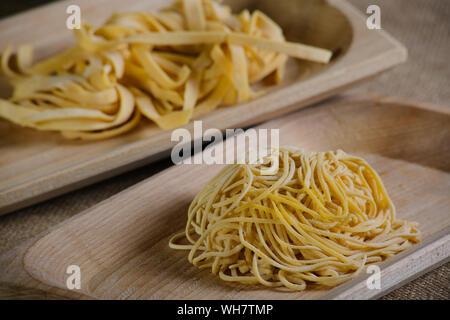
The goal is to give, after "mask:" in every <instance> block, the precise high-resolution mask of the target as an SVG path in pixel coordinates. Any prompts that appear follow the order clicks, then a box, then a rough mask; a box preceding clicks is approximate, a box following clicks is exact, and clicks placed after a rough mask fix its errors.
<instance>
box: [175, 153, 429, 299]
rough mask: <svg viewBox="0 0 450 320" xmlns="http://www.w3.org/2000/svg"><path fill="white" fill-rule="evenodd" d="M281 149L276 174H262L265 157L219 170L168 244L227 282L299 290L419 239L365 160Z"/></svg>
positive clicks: (331, 281)
mask: <svg viewBox="0 0 450 320" xmlns="http://www.w3.org/2000/svg"><path fill="white" fill-rule="evenodd" d="M278 155H279V170H278V172H277V173H275V174H274V175H263V174H262V169H264V168H267V163H266V164H265V163H264V162H260V163H259V164H256V165H248V164H236V165H228V166H226V167H225V168H224V169H223V170H222V171H220V172H219V173H218V174H217V175H216V176H215V177H214V178H213V179H212V180H211V181H210V182H208V183H207V184H206V185H205V186H204V187H203V188H202V190H201V191H200V192H199V193H198V195H197V196H196V197H195V199H194V200H193V202H192V203H191V205H190V207H189V211H188V219H187V224H186V229H185V231H184V232H182V233H180V234H176V235H175V236H173V237H172V238H171V239H170V242H169V246H170V247H171V248H173V249H179V250H189V255H188V260H189V262H191V263H192V264H194V265H195V266H197V267H198V268H207V269H210V270H211V271H212V272H213V273H214V274H218V275H219V276H220V278H221V279H223V280H225V281H232V282H241V283H254V284H257V283H259V284H262V285H264V286H267V287H283V288H287V289H289V290H295V291H301V290H304V289H306V287H307V285H308V284H319V285H325V286H335V285H337V284H340V283H342V282H344V281H347V280H349V279H351V278H352V277H354V276H355V275H357V274H358V273H359V272H360V271H361V270H362V268H363V267H364V266H365V265H366V264H368V263H375V262H380V261H382V260H384V259H386V258H389V257H392V256H393V255H395V254H396V253H398V252H401V251H403V250H405V249H407V248H409V247H410V246H411V245H413V244H414V243H416V242H419V241H420V233H419V231H418V229H417V223H414V222H408V221H403V220H398V219H396V217H395V208H394V205H393V203H392V201H391V199H390V198H389V195H388V193H387V191H386V189H385V187H384V185H383V183H382V181H381V179H380V177H379V176H378V174H377V173H376V172H375V171H374V169H373V168H372V167H371V166H370V165H369V164H368V163H367V162H366V161H365V160H364V159H361V158H358V157H355V156H352V155H349V154H347V153H345V152H343V151H341V150H339V151H335V152H306V151H304V150H302V149H297V148H292V147H290V148H287V147H286V148H280V149H279V150H278ZM182 242H184V243H182Z"/></svg>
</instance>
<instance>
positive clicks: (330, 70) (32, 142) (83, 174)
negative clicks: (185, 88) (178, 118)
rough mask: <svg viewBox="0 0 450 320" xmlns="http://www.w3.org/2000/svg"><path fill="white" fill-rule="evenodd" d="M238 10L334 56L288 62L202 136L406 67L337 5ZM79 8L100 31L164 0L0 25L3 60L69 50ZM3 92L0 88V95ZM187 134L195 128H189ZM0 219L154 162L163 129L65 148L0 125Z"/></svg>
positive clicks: (286, 0)
mask: <svg viewBox="0 0 450 320" xmlns="http://www.w3.org/2000/svg"><path fill="white" fill-rule="evenodd" d="M228 2H229V3H231V4H232V6H233V8H234V9H236V10H241V9H243V8H250V9H257V8H259V9H261V10H263V11H265V12H267V13H269V15H270V16H273V17H274V19H275V20H276V21H277V22H279V23H280V25H281V26H282V27H283V28H284V29H285V30H286V34H287V37H288V39H290V40H296V41H301V42H304V43H308V44H312V45H316V46H321V47H325V48H328V49H330V50H332V51H333V52H334V54H335V57H334V59H333V62H332V63H331V64H329V65H327V66H322V65H318V64H313V63H306V62H298V61H294V60H290V61H289V68H288V70H289V72H288V74H287V76H286V79H285V81H284V82H283V84H282V85H281V86H279V87H276V88H273V90H272V91H271V93H269V94H268V95H266V96H264V97H262V98H260V99H257V100H254V101H251V102H249V103H245V104H241V105H237V106H234V107H229V108H222V109H220V110H217V111H215V112H214V113H212V114H210V115H208V116H206V117H204V118H203V120H204V123H203V127H204V128H205V129H206V128H212V127H213V128H220V129H225V128H236V127H239V126H246V125H251V124H255V123H260V122H262V121H263V120H267V119H269V118H272V117H274V116H276V115H280V114H283V113H286V112H289V111H292V110H294V109H299V108H302V107H304V106H305V105H308V104H311V103H312V102H315V101H318V100H321V99H324V98H325V97H327V96H330V95H332V94H335V93H336V92H338V91H341V90H343V89H345V88H348V87H350V86H353V85H356V84H358V83H359V82H360V81H362V80H363V79H367V78H369V77H372V76H374V75H377V74H379V73H380V72H382V71H385V70H387V69H389V68H391V67H393V66H395V65H397V64H399V63H401V62H403V61H404V60H405V59H406V56H407V54H406V50H405V49H404V48H403V47H402V46H401V45H400V44H399V43H398V42H396V41H395V40H393V39H392V38H391V37H390V36H389V35H388V34H386V33H385V32H383V31H380V30H368V29H367V27H366V22H365V19H366V17H365V16H364V15H363V14H362V13H360V12H358V11H357V10H355V9H354V8H353V7H352V6H350V5H349V4H348V3H347V2H345V1H343V0H330V1H329V3H330V4H331V5H329V4H328V3H327V2H326V1H320V0H280V1H272V0H233V1H228ZM74 3H76V4H78V5H80V7H81V13H82V19H83V20H85V21H88V22H89V23H92V24H99V23H101V22H102V21H104V19H105V18H106V17H108V16H109V15H110V14H111V13H112V12H114V11H131V10H149V11H150V10H156V9H157V8H159V7H162V6H167V5H168V4H169V3H170V1H166V0H152V1H141V0H127V1H121V0H96V1H90V0H79V1H70V2H66V1H60V2H57V3H55V4H51V5H48V6H44V7H42V8H39V9H36V10H33V11H30V12H27V13H24V14H20V15H17V16H14V17H11V18H8V19H6V20H2V21H0V30H1V33H0V52H1V51H2V50H3V49H4V48H5V46H6V45H7V44H8V43H13V44H15V45H18V44H21V43H32V44H33V45H34V46H35V47H36V53H37V59H40V58H42V57H45V56H48V55H50V54H53V53H56V52H58V51H61V50H62V49H64V48H65V47H67V46H69V45H71V44H73V42H74V40H73V36H72V35H71V32H70V31H69V30H67V29H66V28H65V20H66V18H67V16H68V15H67V14H66V7H67V6H68V5H69V4H74ZM8 91H9V89H8V88H7V87H6V86H5V85H3V86H0V96H2V97H7V96H8ZM186 127H187V128H188V129H189V130H192V125H191V124H189V125H187V126H186ZM0 136H1V139H0V154H1V156H0V214H4V213H8V212H11V211H13V210H17V209H19V208H22V207H25V206H28V205H30V204H33V203H36V202H39V201H43V200H46V199H49V198H51V197H54V196H57V195H60V194H62V193H64V192H68V191H71V190H74V189H76V188H79V187H82V186H85V185H88V184H90V183H93V182H96V181H99V180H101V179H105V178H107V177H111V176H113V175H116V174H119V173H121V172H124V171H125V170H129V169H132V168H135V167H137V166H140V165H143V164H145V163H149V162H151V161H155V160H157V159H159V158H161V157H162V156H164V155H167V152H168V150H170V148H171V147H172V146H173V145H174V142H172V141H171V139H170V136H171V132H170V131H161V130H159V129H157V128H156V127H155V126H154V125H152V124H150V122H143V123H142V125H141V126H140V127H139V128H138V129H137V130H135V131H133V132H131V133H129V134H127V135H124V136H120V137H117V138H114V139H109V140H106V141H100V142H80V141H66V140H63V139H62V138H61V137H60V136H59V135H58V134H56V133H43V132H36V131H34V130H31V129H20V128H18V127H17V126H15V125H12V124H10V123H7V122H5V121H1V120H0Z"/></svg>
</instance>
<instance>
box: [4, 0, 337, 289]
mask: <svg viewBox="0 0 450 320" xmlns="http://www.w3.org/2000/svg"><path fill="white" fill-rule="evenodd" d="M74 35H75V38H76V40H77V44H76V45H75V46H73V47H71V48H68V49H66V50H65V51H63V52H61V53H59V54H56V55H53V56H51V57H48V58H47V59H44V60H42V61H39V62H37V63H33V49H32V47H31V46H29V45H23V46H20V47H18V49H17V50H14V48H13V47H12V46H7V47H6V49H5V50H4V52H3V54H2V56H1V59H0V69H1V70H2V72H3V74H4V75H5V76H6V77H7V78H8V80H9V82H10V83H11V85H12V86H13V89H14V90H13V94H12V96H11V97H10V98H9V99H8V100H5V99H3V100H2V99H0V117H2V118H4V119H6V120H9V121H11V122H14V123H16V124H18V125H20V126H24V127H31V128H35V129H37V130H50V131H59V132H62V133H63V136H64V137H65V138H71V139H86V140H95V139H106V138H110V137H113V136H117V135H120V134H123V133H125V132H128V131H130V130H131V129H133V128H135V127H136V126H137V123H138V121H140V119H141V118H142V116H143V117H145V118H147V119H150V120H151V121H152V122H153V123H155V124H156V125H157V126H158V127H160V128H161V129H164V130H169V129H174V128H177V127H180V126H183V125H186V124H187V123H188V122H189V121H190V120H192V119H193V118H198V117H201V116H204V115H206V114H208V113H209V112H212V111H213V110H215V109H216V108H219V107H221V106H223V105H233V104H236V103H244V102H247V101H249V100H251V99H255V98H257V97H259V96H261V95H262V94H264V93H265V92H266V90H263V89H260V90H258V91H255V90H254V88H253V87H252V85H254V84H257V83H258V82H260V81H262V80H264V79H265V78H268V77H270V79H272V80H273V82H274V83H275V84H277V83H279V82H281V81H282V79H283V76H284V73H285V66H286V61H287V59H288V56H292V57H295V58H299V59H306V60H310V61H314V62H319V63H327V62H329V60H330V59H331V52H330V51H328V50H326V49H322V48H316V47H312V46H308V45H303V44H298V43H291V42H287V41H286V40H285V38H284V35H283V30H282V29H281V28H280V26H278V25H277V24H276V23H275V22H274V21H273V20H271V19H270V18H269V17H268V16H267V15H265V14H264V13H262V12H261V11H258V10H257V11H255V12H253V13H250V12H249V11H248V10H244V11H242V12H241V13H238V14H233V13H232V12H231V9H230V7H228V6H225V5H222V4H221V3H219V2H216V1H213V0H179V1H176V2H175V3H174V4H173V5H172V6H171V7H168V8H165V9H163V10H161V11H159V12H156V13H147V12H127V13H116V14H113V15H112V16H111V17H110V18H109V19H107V20H106V22H105V23H104V24H103V25H100V26H98V27H93V26H90V25H88V24H82V26H81V28H80V29H76V30H74ZM280 281H281V280H280ZM283 281H284V282H288V281H291V278H290V276H289V275H286V276H285V277H284V278H283Z"/></svg>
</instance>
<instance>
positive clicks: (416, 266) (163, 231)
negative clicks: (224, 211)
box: [0, 98, 450, 299]
mask: <svg viewBox="0 0 450 320" xmlns="http://www.w3.org/2000/svg"><path fill="white" fill-rule="evenodd" d="M260 128H268V129H271V128H278V129H280V138H281V139H280V140H281V144H283V145H294V146H299V147H303V148H306V149H308V150H316V151H320V150H335V149H338V148H340V149H343V150H344V151H346V152H349V153H352V154H356V155H359V156H363V157H364V158H366V159H367V160H368V161H369V163H370V164H371V165H373V167H374V168H375V169H376V170H377V171H378V172H379V174H380V176H381V178H382V179H383V181H384V183H385V185H386V188H387V190H388V192H389V194H390V196H391V198H392V200H393V202H394V204H395V206H396V208H397V216H398V218H399V219H407V220H411V221H417V222H419V224H420V226H419V228H420V230H421V231H422V233H423V241H422V242H421V243H419V244H416V245H414V246H413V247H411V248H410V249H408V250H406V251H405V252H402V253H400V254H399V255H396V256H394V257H393V258H390V259H387V260H386V261H384V262H383V263H382V264H380V267H381V270H382V287H381V289H380V290H369V289H368V288H367V287H366V285H365V279H366V277H368V276H369V275H368V274H364V273H363V274H362V275H361V276H359V277H357V278H355V279H354V280H352V281H350V282H347V283H344V284H342V285H340V286H338V287H336V288H335V289H333V290H329V289H327V288H323V287H322V288H320V287H315V288H311V289H308V290H306V291H303V292H291V293H286V292H278V291H274V290H271V289H267V288H264V287H260V288H257V289H254V288H252V289H249V288H247V287H245V286H232V285H230V284H228V283H226V282H223V281H221V280H220V279H219V278H218V277H217V276H214V275H212V274H211V273H210V272H209V270H199V269H197V268H196V267H194V266H192V265H191V264H189V262H188V261H187V254H188V253H187V252H184V251H181V252H180V251H175V250H172V249H170V248H169V246H168V239H169V237H170V236H171V235H172V234H174V233H176V232H179V231H180V230H182V229H183V227H184V225H185V223H186V219H187V208H188V205H189V203H190V202H191V201H192V199H193V198H194V196H195V194H196V193H197V192H198V191H199V190H200V189H201V187H202V186H203V185H204V183H205V182H206V181H208V180H209V179H211V177H212V176H213V175H214V174H216V173H217V171H218V170H219V169H220V166H217V165H215V166H207V165H180V166H175V167H172V168H170V169H168V170H165V171H163V172H161V173H159V174H157V175H155V176H153V177H151V178H149V179H147V180H145V181H143V182H141V183H139V184H137V185H135V186H133V187H131V188H129V189H127V190H125V191H123V192H121V193H119V194H117V195H115V196H113V197H112V198H110V199H107V200H105V201H103V202H102V203H100V204H98V205H96V206H95V207H93V208H91V209H88V210H86V211H85V212H84V213H81V214H79V215H78V216H75V217H73V218H71V219H69V220H68V221H65V222H63V223H62V224H61V225H59V226H57V227H55V228H54V229H53V230H51V231H49V232H48V233H46V234H43V235H40V236H38V237H37V238H36V239H34V240H30V241H28V242H27V243H24V244H23V245H21V246H19V247H17V248H15V249H13V250H11V251H10V252H7V253H5V254H4V255H2V256H0V270H2V272H1V273H0V283H2V284H3V285H7V286H8V287H10V288H12V289H13V290H15V292H16V293H15V296H14V297H20V296H26V297H27V296H29V295H31V292H34V293H33V295H32V297H34V298H36V297H40V298H42V297H43V296H44V297H45V296H46V295H49V294H52V295H53V294H58V295H62V296H67V297H71V298H97V299H125V298H128V299H313V298H314V299H315V298H344V299H355V298H357V299H366V298H373V297H377V296H380V295H383V294H385V293H387V292H388V291H389V290H391V289H392V288H394V287H395V286H398V285H401V284H402V283H403V282H404V281H407V280H408V279H411V278H412V277H415V276H418V275H419V274H421V273H422V272H424V271H426V270H428V269H429V268H431V267H433V266H436V265H437V264H439V263H442V262H443V261H446V259H447V260H448V257H449V255H450V234H449V233H450V227H449V226H450V215H449V208H450V148H449V145H450V144H449V141H450V111H449V109H447V108H444V107H442V108H441V107H431V106H428V105H426V104H419V103H410V102H406V101H401V100H393V99H390V98H372V99H366V98H364V99H357V98H355V99H344V100H342V101H334V102H333V103H324V104H321V105H318V106H315V107H312V108H310V109H307V110H303V111H299V112H296V113H293V114H290V115H288V116H284V117H281V118H278V119H276V120H273V121H270V122H268V123H265V124H263V125H261V126H260ZM73 264H75V265H78V266H79V267H80V269H81V290H75V291H68V290H64V289H66V279H67V277H68V275H67V273H66V269H67V267H68V266H69V265H73ZM30 275H31V276H30ZM31 289H33V290H31ZM35 289H39V290H42V291H40V293H39V295H36V291H34V290H35ZM44 292H45V293H44ZM0 297H1V292H0Z"/></svg>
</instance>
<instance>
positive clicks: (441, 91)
mask: <svg viewBox="0 0 450 320" xmlns="http://www.w3.org/2000/svg"><path fill="white" fill-rule="evenodd" d="M350 1H351V2H352V3H353V4H354V5H355V6H356V7H358V8H359V9H360V10H361V11H364V12H365V10H366V8H367V6H368V5H369V4H378V5H379V6H380V8H381V23H382V28H383V29H385V30H387V31H388V32H389V33H391V34H392V35H393V36H394V37H395V38H396V39H399V40H400V41H401V42H402V43H403V44H404V45H405V46H406V47H407V48H408V50H409V59H408V62H407V63H405V64H403V65H401V66H399V67H396V68H395V69H394V70H391V71H389V72H387V73H385V74H383V75H382V76H380V77H378V78H376V79H374V80H371V81H369V82H367V83H366V84H363V85H361V86H358V87H357V88H355V89H352V90H351V91H352V92H366V91H370V92H375V93H383V94H393V95H397V96H403V97H407V98H409V99H417V100H421V101H429V102H434V103H438V104H443V105H449V102H450V81H449V79H450V68H449V66H448V57H449V55H450V41H449V39H450V20H449V17H450V1H448V0H433V1H427V0H350ZM2 2H3V4H2V6H5V5H6V6H7V4H6V3H7V2H9V1H5V0H3V1H2ZM10 3H13V1H11V2H10ZM168 166H170V161H168V160H164V161H161V162H158V163H156V164H153V165H149V166H146V167H144V168H140V169H137V170H134V171H132V172H129V173H126V174H123V175H120V176H118V177H115V178H112V179H109V180H106V181H103V182H101V183H97V184H95V185H93V186H90V187H86V188H84V189H81V190H79V191H75V192H72V193H70V194H67V195H64V196H61V197H58V198H56V199H52V200H49V201H46V202H44V203H41V204H38V205H34V206H32V207H29V208H26V209H23V210H19V211H17V212H14V213H12V214H9V215H6V216H3V217H0V253H1V252H4V251H6V250H8V249H11V248H13V247H14V246H15V245H18V244H19V243H20V242H22V241H23V240H25V239H27V238H30V237H32V236H35V235H37V234H39V233H40V232H42V231H44V230H46V229H47V228H49V227H51V226H54V225H55V224H57V223H60V222H62V221H64V220H65V219H67V218H69V217H71V216H73V215H75V214H77V213H79V212H80V211H82V210H84V209H87V208H89V207H91V206H92V205H94V204H96V203H98V202H100V201H102V200H104V199H106V198H108V197H110V196H112V195H114V194H116V193H117V192H119V191H121V190H123V189H125V188H127V187H129V186H131V185H133V184H135V183H137V182H139V181H141V180H143V179H145V178H147V177H149V176H151V175H152V174H154V173H156V172H158V171H160V170H162V169H164V168H166V167H168ZM449 271H450V263H447V264H445V265H443V266H441V267H439V268H437V269H435V270H433V271H431V272H429V273H427V274H425V275H423V276H422V277H420V278H418V279H416V280H414V281H412V282H410V283H408V284H406V285H404V286H403V287H401V288H399V289H396V290H394V291H393V292H391V293H389V294H388V295H386V296H384V297H383V299H449V298H450V292H449V288H450V276H449V275H450V272H449Z"/></svg>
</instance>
